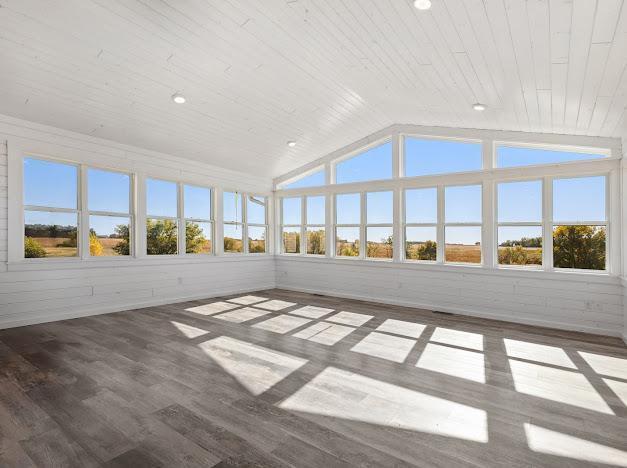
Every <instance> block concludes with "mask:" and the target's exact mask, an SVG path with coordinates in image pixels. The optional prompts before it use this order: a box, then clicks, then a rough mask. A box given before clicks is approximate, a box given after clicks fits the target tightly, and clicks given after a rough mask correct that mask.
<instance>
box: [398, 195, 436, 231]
mask: <svg viewBox="0 0 627 468" xmlns="http://www.w3.org/2000/svg"><path fill="white" fill-rule="evenodd" d="M405 222H406V223H437V222H438V189H436V188H427V189H416V190H405Z"/></svg>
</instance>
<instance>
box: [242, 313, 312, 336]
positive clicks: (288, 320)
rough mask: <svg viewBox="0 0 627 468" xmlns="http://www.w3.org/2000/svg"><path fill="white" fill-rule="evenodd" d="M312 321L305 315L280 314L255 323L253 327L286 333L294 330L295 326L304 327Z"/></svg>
mask: <svg viewBox="0 0 627 468" xmlns="http://www.w3.org/2000/svg"><path fill="white" fill-rule="evenodd" d="M309 322H311V320H310V319H306V318H303V317H294V316H291V315H279V316H278V317H272V318H270V319H268V320H264V321H263V322H259V323H256V324H254V325H253V328H260V329H262V330H268V331H271V332H274V333H280V334H284V333H287V332H290V331H292V330H294V329H295V328H298V327H302V326H303V325H305V324H306V323H309Z"/></svg>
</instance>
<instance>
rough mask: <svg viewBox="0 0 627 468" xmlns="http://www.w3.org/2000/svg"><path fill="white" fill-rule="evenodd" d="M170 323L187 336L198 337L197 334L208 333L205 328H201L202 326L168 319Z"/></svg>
mask: <svg viewBox="0 0 627 468" xmlns="http://www.w3.org/2000/svg"><path fill="white" fill-rule="evenodd" d="M170 323H171V324H172V325H174V326H175V327H176V329H177V330H178V331H180V332H181V333H182V334H183V335H185V336H186V337H187V338H198V337H199V336H203V335H206V334H207V333H209V332H208V331H207V330H203V329H202V328H196V327H192V326H191V325H187V324H185V323H180V322H174V321H172V320H171V321H170Z"/></svg>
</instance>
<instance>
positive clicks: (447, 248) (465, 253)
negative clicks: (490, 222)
mask: <svg viewBox="0 0 627 468" xmlns="http://www.w3.org/2000/svg"><path fill="white" fill-rule="evenodd" d="M444 241H445V244H444V260H445V261H446V262H452V263H481V226H446V227H445V229H444Z"/></svg>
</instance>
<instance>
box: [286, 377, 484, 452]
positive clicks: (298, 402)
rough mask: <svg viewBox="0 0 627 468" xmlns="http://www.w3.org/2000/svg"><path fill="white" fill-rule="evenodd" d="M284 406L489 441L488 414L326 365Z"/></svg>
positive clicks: (288, 399)
mask: <svg viewBox="0 0 627 468" xmlns="http://www.w3.org/2000/svg"><path fill="white" fill-rule="evenodd" d="M279 406H280V407H281V408H284V409H288V410H293V411H299V412H303V413H310V414H316V415H322V416H329V417H333V418H342V419H346V420H349V421H356V422H364V423H370V424H377V425H381V426H387V427H391V428H398V429H407V430H412V431H419V432H426V433H430V434H435V435H440V436H447V437H456V438H460V439H465V440H471V441H475V442H483V443H485V442H488V420H487V415H486V412H485V411H483V410H482V409H479V408H474V407H471V406H466V405H462V404H460V403H456V402H452V401H449V400H445V399H443V398H438V397H434V396H431V395H427V394H425V393H422V392H418V391H415V390H410V389H407V388H404V387H400V386H398V385H393V384H390V383H387V382H383V381H380V380H376V379H372V378H370V377H366V376H362V375H359V374H355V373H352V372H348V371H344V370H341V369H338V368H335V367H327V368H326V369H324V370H323V371H322V372H321V373H320V374H318V375H317V376H316V377H314V378H313V379H312V380H311V381H310V382H308V383H307V384H306V385H305V386H304V387H302V388H301V389H299V390H298V391H297V392H296V393H294V394H292V395H291V396H289V397H288V398H286V399H285V400H284V401H283V402H281V403H280V404H279Z"/></svg>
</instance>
